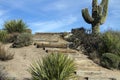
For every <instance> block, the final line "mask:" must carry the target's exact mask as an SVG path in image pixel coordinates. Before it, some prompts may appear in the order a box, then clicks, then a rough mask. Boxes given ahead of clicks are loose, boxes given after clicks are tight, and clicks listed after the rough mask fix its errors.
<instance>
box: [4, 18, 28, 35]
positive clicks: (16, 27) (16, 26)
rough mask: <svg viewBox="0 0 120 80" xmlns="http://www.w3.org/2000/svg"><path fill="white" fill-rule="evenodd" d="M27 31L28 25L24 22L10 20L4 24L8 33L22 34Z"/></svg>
mask: <svg viewBox="0 0 120 80" xmlns="http://www.w3.org/2000/svg"><path fill="white" fill-rule="evenodd" d="M26 29H27V25H26V24H25V23H24V22H23V21H22V20H10V21H6V22H5V23H4V30H6V31H7V32H8V33H15V32H18V33H22V32H25V31H26Z"/></svg>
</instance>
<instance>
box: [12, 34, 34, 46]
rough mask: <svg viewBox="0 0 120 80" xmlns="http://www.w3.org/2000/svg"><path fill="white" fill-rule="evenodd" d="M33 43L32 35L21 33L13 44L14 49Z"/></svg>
mask: <svg viewBox="0 0 120 80" xmlns="http://www.w3.org/2000/svg"><path fill="white" fill-rule="evenodd" d="M31 43H32V35H31V34H29V33H21V34H19V35H18V36H17V39H16V40H15V41H14V43H13V44H12V47H13V48H20V47H24V46H29V45H31Z"/></svg>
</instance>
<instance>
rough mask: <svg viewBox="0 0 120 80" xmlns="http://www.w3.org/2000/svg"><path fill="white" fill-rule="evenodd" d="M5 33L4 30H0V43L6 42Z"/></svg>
mask: <svg viewBox="0 0 120 80" xmlns="http://www.w3.org/2000/svg"><path fill="white" fill-rule="evenodd" d="M7 36H8V34H7V32H6V31H4V30H0V42H6V40H7Z"/></svg>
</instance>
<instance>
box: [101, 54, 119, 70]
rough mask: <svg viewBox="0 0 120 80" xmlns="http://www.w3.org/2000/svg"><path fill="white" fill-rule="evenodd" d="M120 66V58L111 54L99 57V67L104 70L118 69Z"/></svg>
mask: <svg viewBox="0 0 120 80" xmlns="http://www.w3.org/2000/svg"><path fill="white" fill-rule="evenodd" d="M119 64H120V56H118V55H115V54H113V53H104V54H103V55H102V57H101V65H102V66H104V67H106V68H109V69H111V68H115V69H118V68H119Z"/></svg>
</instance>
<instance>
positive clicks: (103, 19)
mask: <svg viewBox="0 0 120 80" xmlns="http://www.w3.org/2000/svg"><path fill="white" fill-rule="evenodd" d="M107 14H108V0H106V1H105V5H104V6H103V12H102V17H101V21H100V24H101V25H102V24H103V23H104V22H105V20H106V16H107Z"/></svg>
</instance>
